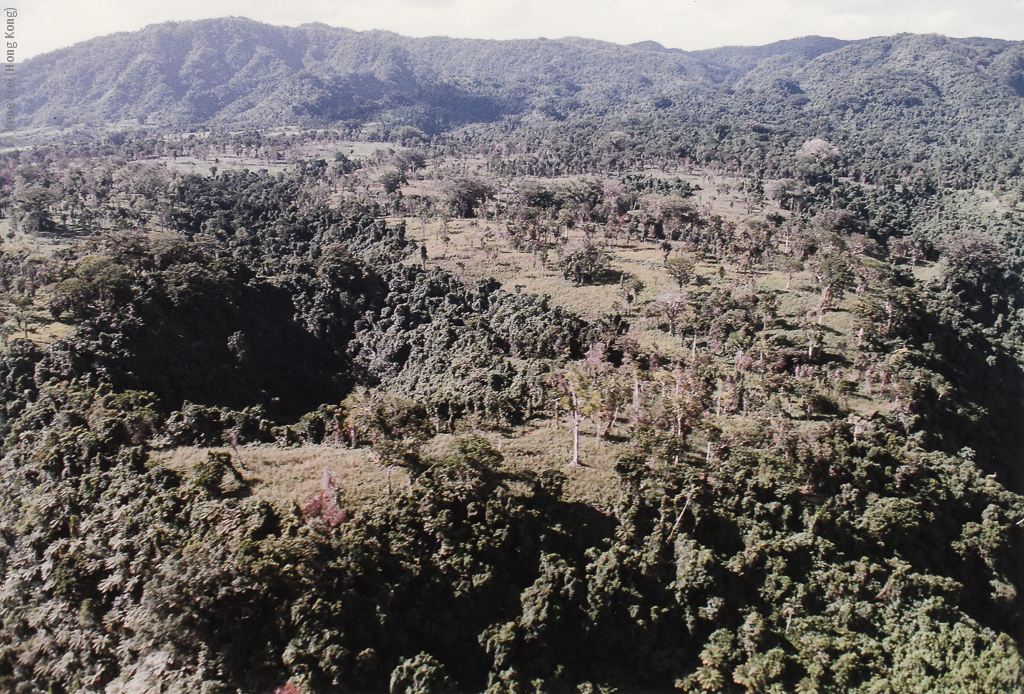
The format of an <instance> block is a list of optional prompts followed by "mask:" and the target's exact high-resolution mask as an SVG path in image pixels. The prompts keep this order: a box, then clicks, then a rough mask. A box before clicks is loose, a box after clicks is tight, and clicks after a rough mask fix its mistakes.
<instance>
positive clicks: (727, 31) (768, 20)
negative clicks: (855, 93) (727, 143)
mask: <svg viewBox="0 0 1024 694" xmlns="http://www.w3.org/2000/svg"><path fill="white" fill-rule="evenodd" d="M7 2H9V3H12V4H11V5H10V6H9V8H8V9H7V12H6V15H7V18H8V19H7V22H8V23H7V26H6V36H7V41H8V49H10V48H11V46H10V43H11V42H12V38H11V34H12V33H13V41H14V42H15V43H17V47H16V48H15V49H14V50H16V51H17V53H16V55H15V59H16V61H17V62H21V61H22V60H26V59H28V58H30V57H32V56H34V55H38V54H40V53H46V52H49V51H52V50H55V49H58V48H64V47H66V46H71V45H73V44H75V43H78V42H80V41H85V40H88V39H90V38H93V37H96V36H104V35H107V34H113V33H115V32H120V31H134V30H137V29H141V28H142V27H144V26H147V25H149V24H157V23H161V22H167V21H184V20H190V19H206V18H212V17H226V16H237V17H248V18H250V19H254V20H256V21H260V22H265V23H267V24H277V25H288V26H298V25H300V24H306V23H309V22H321V23H323V24H328V25H330V26H336V27H346V28H349V29H355V30H357V31H365V30H370V29H384V30H388V31H394V32H396V33H399V34H404V35H406V36H452V37H456V38H487V39H515V38H538V37H545V38H549V39H557V38H562V37H565V36H581V37H585V38H592V39H600V40H604V41H611V42H613V43H620V44H628V43H635V42H638V41H657V42H658V43H660V44H662V45H664V46H666V47H668V48H681V49H683V50H699V49H702V48H715V47H718V46H729V45H747V46H751V45H764V44H767V43H772V42H773V41H780V40H783V39H791V38H798V37H801V36H809V35H815V34H816V35H819V36H831V37H835V38H840V39H858V38H867V37H870V36H886V35H891V34H897V33H903V32H908V33H917V34H923V33H937V34H945V35H946V36H955V37H965V36H985V37H989V38H1002V39H1011V40H1024V0H973V1H968V0H279V1H278V2H266V1H265V0H174V1H173V2H168V1H166V0H164V1H163V2H151V1H149V0H90V1H89V2H83V0H7ZM11 9H14V10H16V13H17V16H16V17H13V18H12V17H11V16H10V15H11ZM12 19H13V22H14V24H13V32H12V25H11V21H12Z"/></svg>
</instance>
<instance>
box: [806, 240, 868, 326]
mask: <svg viewBox="0 0 1024 694" xmlns="http://www.w3.org/2000/svg"><path fill="white" fill-rule="evenodd" d="M853 264H854V259H853V257H852V256H851V255H850V254H848V253H826V254H824V255H818V256H816V257H815V259H814V262H813V263H812V265H811V271H812V273H813V276H814V282H815V284H816V285H817V286H818V288H819V289H820V290H821V297H820V299H819V301H818V323H819V324H820V323H821V319H822V315H823V313H824V312H825V311H827V310H828V309H829V308H830V306H831V304H832V302H833V301H839V300H842V298H843V296H844V295H845V293H846V290H847V289H849V288H850V287H851V286H853V283H854V281H855V280H856V279H857V276H856V275H855V274H854V272H853Z"/></svg>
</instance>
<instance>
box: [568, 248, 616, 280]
mask: <svg viewBox="0 0 1024 694" xmlns="http://www.w3.org/2000/svg"><path fill="white" fill-rule="evenodd" d="M609 260H610V258H609V256H608V254H607V253H605V252H604V251H603V250H601V249H600V248H598V247H597V246H596V245H594V244H593V243H591V242H590V241H582V242H576V243H568V244H566V245H564V246H563V247H562V248H561V250H560V251H559V267H561V269H562V275H563V276H564V277H565V279H567V280H571V281H572V282H573V284H577V285H579V284H590V283H592V282H594V281H596V280H597V279H598V278H599V277H600V276H601V274H602V273H603V272H604V269H605V268H606V267H607V266H608V261H609Z"/></svg>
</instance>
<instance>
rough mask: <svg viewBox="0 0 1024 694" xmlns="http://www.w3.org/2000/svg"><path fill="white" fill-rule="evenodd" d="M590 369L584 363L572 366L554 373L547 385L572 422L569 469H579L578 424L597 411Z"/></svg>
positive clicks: (595, 391) (596, 395) (595, 393)
mask: <svg viewBox="0 0 1024 694" xmlns="http://www.w3.org/2000/svg"><path fill="white" fill-rule="evenodd" d="M593 380H594V379H593V373H592V369H591V368H590V367H588V365H587V364H586V362H580V363H576V364H572V365H570V366H569V367H567V368H565V369H561V370H559V371H557V372H555V373H554V374H553V375H552V377H551V379H550V380H549V383H551V385H553V386H554V388H555V391H556V392H557V393H558V394H559V395H560V401H559V404H560V406H561V407H564V408H565V409H566V411H568V413H569V421H570V422H572V459H571V461H570V462H569V467H580V465H581V464H580V424H582V423H583V420H585V419H586V418H587V417H589V416H590V415H592V414H593V413H594V412H595V411H597V410H598V409H599V401H598V393H597V390H596V389H595V388H594V382H593Z"/></svg>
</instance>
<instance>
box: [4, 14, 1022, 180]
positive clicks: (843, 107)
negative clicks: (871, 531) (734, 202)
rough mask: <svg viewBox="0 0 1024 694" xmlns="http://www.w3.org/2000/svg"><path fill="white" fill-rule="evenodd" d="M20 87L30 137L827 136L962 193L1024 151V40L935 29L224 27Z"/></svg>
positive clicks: (91, 56) (25, 80)
mask: <svg viewBox="0 0 1024 694" xmlns="http://www.w3.org/2000/svg"><path fill="white" fill-rule="evenodd" d="M19 79H20V80H21V82H20V85H19V91H20V94H21V98H20V103H19V107H20V108H19V113H18V118H19V122H18V127H19V128H21V129H22V130H23V131H27V130H28V129H39V128H42V129H47V128H50V127H54V126H72V125H109V124H117V125H119V126H122V127H125V126H127V127H131V126H136V125H142V124H145V125H146V126H147V127H153V126H166V127H173V128H186V127H196V126H219V127H230V128H239V127H247V126H257V127H259V126H264V127H265V126H280V125H284V124H294V125H301V126H309V127H322V126H327V125H337V124H346V125H348V126H360V125H361V124H365V123H368V122H378V121H379V122H383V123H386V124H389V125H403V124H408V125H413V126H416V127H418V128H421V129H422V130H423V131H424V132H426V133H429V134H437V133H442V132H446V131H450V130H452V129H454V128H458V127H460V126H465V125H469V124H487V123H497V122H507V123H511V124H513V125H518V126H528V127H536V126H538V125H539V126H543V127H548V126H545V125H544V124H552V125H554V124H559V123H563V122H568V124H570V125H572V124H578V125H580V126H581V127H583V128H590V129H593V128H598V129H602V130H603V131H605V132H609V131H612V130H623V129H628V128H630V127H632V128H633V129H634V130H636V131H638V132H639V131H641V130H643V131H644V132H645V133H647V134H645V135H643V137H648V135H652V134H654V133H655V131H657V132H658V133H661V134H664V133H665V132H673V133H675V134H674V135H673V137H674V142H676V143H677V145H678V148H679V151H683V150H685V151H686V152H688V153H689V154H688V156H693V157H696V158H699V157H701V156H711V155H706V154H702V153H701V152H703V151H704V149H707V147H712V148H715V149H716V153H715V154H714V157H718V158H721V156H727V157H733V158H735V157H741V158H742V156H741V155H743V153H745V152H748V151H753V150H758V151H761V152H762V153H766V152H774V153H775V154H774V155H772V156H773V157H775V158H777V155H778V153H781V152H793V151H795V147H798V146H799V143H800V142H802V141H803V140H804V139H806V138H809V137H818V136H824V137H827V138H828V139H830V140H831V141H834V142H837V143H839V144H840V145H841V147H842V151H843V153H844V155H845V156H847V157H848V158H849V157H854V158H859V159H861V160H864V161H866V162H869V164H867V165H865V166H867V167H868V168H870V166H871V165H873V164H870V162H875V161H879V160H881V159H886V158H890V159H891V158H892V153H893V152H896V151H897V150H898V151H899V153H900V156H901V157H903V158H904V159H906V157H904V155H907V154H909V155H910V156H909V159H910V160H912V161H914V162H916V163H917V164H918V165H920V166H919V167H918V168H922V167H923V168H924V169H930V170H934V171H939V170H941V175H942V176H945V175H946V171H947V169H948V170H950V171H951V172H952V173H951V175H952V176H953V178H954V179H956V180H960V179H963V180H964V181H965V182H966V183H969V181H967V179H966V178H964V176H963V175H961V174H959V173H957V172H958V171H962V170H965V165H962V162H963V161H965V160H970V167H966V168H973V169H975V170H978V171H987V172H988V173H987V174H985V175H987V176H989V177H997V176H1004V175H1017V174H1016V173H1014V172H1015V171H1016V170H1017V169H1019V168H1020V167H1021V161H1020V159H1019V156H1018V155H1017V154H1014V153H1015V152H1017V151H1019V146H1018V145H1019V142H1020V141H1021V138H1022V137H1024V132H1022V124H1024V99H1022V97H1024V43H1021V42H1009V41H997V40H990V39H951V38H946V37H942V36H935V35H925V36H919V35H908V34H903V35H898V36H892V37H882V38H874V39H866V40H861V41H840V40H838V39H831V38H823V37H817V36H812V37H806V38H801V39H794V40H791V41H781V42H778V43H774V44H771V45H768V46H761V47H753V48H745V47H727V48H718V49H714V50H705V51H696V52H685V51H681V50H678V49H666V48H665V47H663V46H661V45H660V44H657V43H655V42H650V41H648V42H643V43H639V44H634V45H632V46H620V45H616V44H611V43H605V42H601V41H593V40H587V39H579V38H566V39H560V40H547V39H537V40H517V41H483V40H465V39H449V38H441V37H432V38H423V39H414V38H408V37H403V36H399V35H396V34H392V33H387V32H380V31H370V32H355V31H351V30H348V29H340V28H333V27H328V26H325V25H322V24H308V25H303V26H300V27H296V28H291V27H275V26H269V25H266V24H261V23H258V22H254V21H251V20H248V19H241V18H226V19H213V20H203V21H196V22H181V23H166V24H160V25H154V26H150V27H147V28H145V29H142V30H141V31H137V32H132V33H121V34H114V35H111V36H105V37H102V38H96V39H93V40H91V41H86V42H84V43H81V44H78V45H76V46H72V47H70V48H67V49H63V50H59V51H55V52H53V53H49V54H46V55H42V56H37V57H35V58H33V59H31V60H28V61H26V62H25V63H24V64H23V66H22V68H21V70H20V77H19ZM794 143H796V144H795V146H794ZM666 146H668V145H666ZM673 146H676V145H673ZM702 148H704V149H702ZM722 152H725V155H722ZM730 152H731V153H730ZM979 152H980V153H981V155H982V156H981V158H980V159H979V158H978V156H979ZM926 160H927V162H926ZM922 162H925V163H923V164H922ZM750 166H752V167H753V168H755V169H758V170H759V169H760V168H763V166H762V165H761V164H751V165H750ZM935 175H939V174H935ZM958 177H959V178H958ZM966 183H965V184H966Z"/></svg>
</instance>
